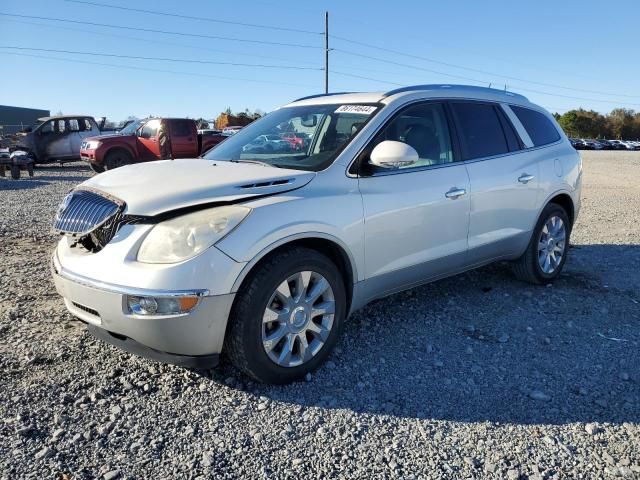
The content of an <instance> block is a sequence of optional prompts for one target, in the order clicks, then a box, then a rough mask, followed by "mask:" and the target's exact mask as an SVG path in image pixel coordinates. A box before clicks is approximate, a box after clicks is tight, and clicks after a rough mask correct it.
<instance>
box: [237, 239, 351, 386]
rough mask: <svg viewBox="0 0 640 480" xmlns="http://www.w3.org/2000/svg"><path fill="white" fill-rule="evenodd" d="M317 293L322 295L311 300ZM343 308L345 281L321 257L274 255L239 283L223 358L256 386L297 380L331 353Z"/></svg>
mask: <svg viewBox="0 0 640 480" xmlns="http://www.w3.org/2000/svg"><path fill="white" fill-rule="evenodd" d="M298 279H299V282H300V283H297V280H298ZM323 280H326V283H325V282H324V281H323ZM298 285H302V286H301V287H298ZM283 286H284V288H283ZM283 290H285V291H286V292H288V293H289V297H290V298H289V300H288V301H287V300H286V298H287V296H286V295H282V293H281V292H282V291H283ZM318 291H322V292H323V293H322V294H320V295H319V296H318V297H316V294H317V292H318ZM281 299H282V300H281ZM346 307H347V302H346V293H345V285H344V280H343V279H342V276H341V274H340V271H339V270H338V268H337V267H336V266H335V264H334V263H333V262H332V261H331V260H329V259H328V258H327V257H326V256H324V255H322V254H321V253H319V252H317V251H315V250H310V249H307V248H302V247H295V248H291V249H290V250H285V251H282V252H279V253H276V254H274V255H273V256H271V257H270V258H268V259H267V260H265V261H263V262H262V263H261V264H259V265H258V266H257V267H256V269H255V271H253V272H251V274H250V276H249V277H248V278H247V279H245V281H244V282H243V284H242V287H241V288H240V290H239V292H238V294H237V297H236V300H235V303H234V306H233V308H232V311H231V315H230V317H229V324H228V326H227V334H226V338H225V346H224V348H225V354H226V355H227V357H228V358H229V359H230V360H231V363H233V365H234V366H235V367H236V368H238V369H239V370H241V371H242V372H244V373H245V374H247V375H248V376H250V377H252V378H253V379H255V380H257V381H259V382H263V383H271V384H284V383H290V382H292V381H295V380H300V379H302V378H304V376H305V375H306V374H307V373H309V372H312V371H313V370H315V369H316V368H318V366H320V365H321V364H322V363H323V362H324V361H325V359H326V358H327V356H328V355H329V353H330V352H331V350H332V349H333V347H334V345H335V343H336V341H337V339H338V337H339V335H340V331H341V329H342V324H343V321H344V318H345V316H346ZM305 309H306V310H305ZM319 312H320V313H319ZM330 312H333V313H330ZM271 317H273V320H269V318H271ZM282 332H284V333H282ZM276 338H277V340H276ZM287 352H288V353H289V355H287Z"/></svg>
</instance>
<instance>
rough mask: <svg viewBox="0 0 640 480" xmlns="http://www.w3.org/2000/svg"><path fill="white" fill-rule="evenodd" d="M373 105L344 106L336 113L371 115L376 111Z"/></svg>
mask: <svg viewBox="0 0 640 480" xmlns="http://www.w3.org/2000/svg"><path fill="white" fill-rule="evenodd" d="M376 108H378V107H374V106H373V105H342V106H341V107H338V109H337V110H336V111H335V113H359V114H361V115H371V114H372V113H373V112H375V111H376Z"/></svg>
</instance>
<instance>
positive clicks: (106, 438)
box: [0, 152, 640, 479]
mask: <svg viewBox="0 0 640 480" xmlns="http://www.w3.org/2000/svg"><path fill="white" fill-rule="evenodd" d="M583 156H584V158H585V179H584V191H583V196H584V204H583V211H582V213H581V216H580V219H579V222H578V224H577V226H576V228H575V232H574V236H573V243H574V248H573V249H572V250H571V253H570V258H569V261H568V264H567V268H566V270H565V273H564V275H563V276H562V277H561V278H560V280H559V281H558V282H556V283H555V284H554V285H553V286H547V287H537V288H536V287H532V286H529V285H525V284H522V283H518V282H517V281H515V280H514V279H513V277H512V275H511V274H510V272H509V269H508V267H507V266H506V265H504V264H499V265H493V266H489V267H486V268H483V269H481V270H478V271H475V272H471V273H468V274H465V275H460V276H457V277H455V278H451V279H447V280H443V281H439V282H436V283H434V284H431V285H427V286H424V287H421V288H416V289H414V290H411V291H408V292H405V293H402V294H398V295H395V296H392V297H390V298H387V299H384V300H380V301H377V302H375V303H373V304H371V305H369V306H368V307H366V308H365V309H363V310H362V311H360V312H358V313H357V314H355V315H354V316H353V317H352V318H351V319H350V321H349V322H348V323H347V325H346V328H345V331H344V336H343V338H342V340H341V341H340V342H339V345H338V348H337V350H336V352H335V353H334V355H333V356H332V357H331V359H330V361H329V362H328V363H327V364H326V365H325V366H323V367H322V368H321V369H320V370H319V371H317V372H315V373H314V374H313V375H311V376H309V377H308V378H307V381H306V382H301V383H298V384H294V385H289V386H286V387H270V386H265V385H259V384H256V383H253V382H251V381H249V380H248V379H247V378H244V377H242V376H240V375H238V374H237V373H236V372H235V371H234V370H233V369H231V368H230V367H226V366H223V367H222V368H220V369H217V370H214V371H210V372H200V371H187V370H183V369H180V368H177V367H173V366H166V365H161V364H158V363H154V362H151V361H148V360H144V359H139V358H136V357H134V356H132V355H129V354H126V353H122V352H120V351H118V350H116V349H115V348H113V347H111V346H109V345H105V344H103V343H100V342H99V341H96V340H94V339H93V338H92V337H91V336H89V335H88V334H86V333H85V332H84V329H83V327H81V325H80V324H79V323H78V322H76V321H74V320H73V319H72V317H71V316H69V315H68V314H67V313H66V312H65V310H64V308H63V304H62V301H61V300H60V298H58V296H57V295H56V293H55V291H54V288H53V285H52V282H51V280H50V278H49V271H48V260H49V254H50V251H51V248H52V247H53V243H54V240H55V239H54V237H53V236H52V235H51V234H50V232H49V224H50V221H51V218H52V215H53V213H54V211H55V208H56V205H57V204H58V202H59V201H60V199H61V198H62V196H63V195H64V194H65V193H66V192H67V191H68V190H69V189H70V188H72V187H73V186H74V185H75V184H77V183H78V182H79V181H81V180H83V179H84V178H86V177H88V176H89V172H88V171H87V170H86V169H85V168H84V167H83V166H81V165H70V166H65V167H64V168H59V167H48V168H41V169H38V170H37V171H36V177H35V178H34V179H32V180H29V179H23V180H20V181H11V180H7V179H2V178H0V205H2V216H1V217H0V258H2V268H1V269H0V286H1V288H0V339H1V341H0V372H1V375H0V392H1V394H2V400H1V401H0V478H1V479H15V478H38V479H40V478H74V479H85V478H86V479H90V478H105V479H118V478H178V477H180V478H182V477H188V478H210V477H212V476H215V478H296V479H297V478H364V477H366V478H501V479H502V478H508V479H518V478H610V477H611V478H613V477H616V476H622V477H627V478H640V350H639V348H638V346H639V342H640V308H639V307H640V227H639V226H638V225H639V222H640V187H639V186H638V179H639V178H640V152H629V153H627V152H584V153H583ZM63 474H64V475H66V476H67V477H64V476H63Z"/></svg>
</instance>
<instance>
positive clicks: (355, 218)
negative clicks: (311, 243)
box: [216, 191, 364, 282]
mask: <svg viewBox="0 0 640 480" xmlns="http://www.w3.org/2000/svg"><path fill="white" fill-rule="evenodd" d="M298 192H300V191H298ZM296 193H297V192H289V193H288V194H282V195H277V196H273V197H268V198H264V199H261V200H258V201H255V202H249V203H247V205H249V206H252V207H253V210H252V212H251V213H250V214H249V216H248V217H247V218H246V219H245V220H244V221H243V222H242V223H241V224H240V225H239V226H238V228H236V229H235V230H234V231H233V232H231V233H230V234H229V235H228V236H227V237H225V238H224V239H223V240H222V241H220V242H219V243H218V244H217V245H216V246H217V247H218V248H219V249H220V250H221V251H222V252H224V253H225V254H227V255H228V256H229V257H231V258H232V259H234V260H236V261H238V262H247V263H248V264H249V265H248V266H247V268H248V269H247V270H246V271H249V270H250V268H251V267H252V266H253V265H255V264H256V263H257V262H258V261H259V260H260V259H261V258H263V257H264V256H265V255H266V254H268V253H269V252H271V251H273V249H275V248H278V247H280V246H282V245H283V244H285V243H288V242H292V241H295V240H300V239H305V238H319V239H324V240H328V241H331V242H333V243H334V244H336V245H337V246H339V247H340V248H341V249H342V250H344V251H345V252H346V254H347V256H348V257H349V260H350V262H351V269H352V272H353V279H354V281H356V282H357V281H359V280H362V278H361V277H362V275H363V274H364V268H362V265H363V264H364V220H363V214H362V202H361V200H360V195H359V194H351V193H349V192H345V193H344V194H338V195H335V192H332V193H333V194H327V195H324V194H321V195H317V196H311V197H304V196H297V195H296ZM337 206H339V207H337ZM245 273H246V272H245ZM240 281H241V280H240Z"/></svg>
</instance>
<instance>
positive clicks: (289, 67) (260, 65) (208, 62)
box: [0, 45, 322, 71]
mask: <svg viewBox="0 0 640 480" xmlns="http://www.w3.org/2000/svg"><path fill="white" fill-rule="evenodd" d="M0 48H8V49H13V50H28V51H32V52H50V53H69V54H75V55H90V56H93V57H112V58H125V59H130V60H154V61H162V62H178V63H197V64H206V65H227V66H232V67H257V68H279V69H287V70H315V71H318V70H322V69H321V68H313V67H298V66H293V65H269V64H264V63H236V62H216V61H214V60H192V59H184V58H169V57H142V56H137V55H122V54H118V53H99V52H87V51H80V50H58V49H53V48H31V47H16V46H13V45H0Z"/></svg>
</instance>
